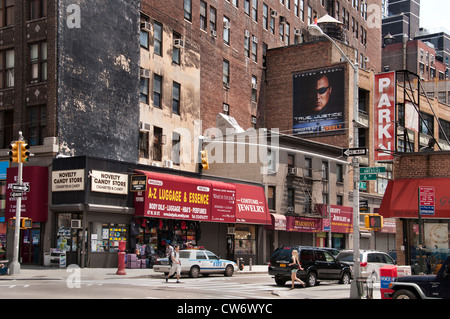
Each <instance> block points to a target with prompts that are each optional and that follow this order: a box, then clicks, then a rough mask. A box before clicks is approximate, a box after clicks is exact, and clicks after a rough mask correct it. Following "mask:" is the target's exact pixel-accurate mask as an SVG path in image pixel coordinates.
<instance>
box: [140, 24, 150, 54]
mask: <svg viewBox="0 0 450 319" xmlns="http://www.w3.org/2000/svg"><path fill="white" fill-rule="evenodd" d="M145 22H146V20H145V19H141V23H145ZM140 32H141V33H140V39H139V40H140V44H141V47H143V48H146V49H147V50H148V31H146V30H144V29H143V28H142V27H141V30H140Z"/></svg>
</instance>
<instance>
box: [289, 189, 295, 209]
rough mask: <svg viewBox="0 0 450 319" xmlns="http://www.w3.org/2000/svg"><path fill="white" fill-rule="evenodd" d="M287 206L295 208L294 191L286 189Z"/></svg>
mask: <svg viewBox="0 0 450 319" xmlns="http://www.w3.org/2000/svg"><path fill="white" fill-rule="evenodd" d="M287 206H288V207H292V208H295V189H294V188H288V190H287Z"/></svg>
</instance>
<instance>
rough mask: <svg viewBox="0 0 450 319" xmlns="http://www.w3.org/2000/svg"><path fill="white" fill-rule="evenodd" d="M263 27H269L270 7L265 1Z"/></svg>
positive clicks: (266, 28)
mask: <svg viewBox="0 0 450 319" xmlns="http://www.w3.org/2000/svg"><path fill="white" fill-rule="evenodd" d="M263 28H264V29H265V30H268V29H269V7H268V6H267V4H265V3H263Z"/></svg>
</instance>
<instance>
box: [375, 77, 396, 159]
mask: <svg viewBox="0 0 450 319" xmlns="http://www.w3.org/2000/svg"><path fill="white" fill-rule="evenodd" d="M396 85H397V84H396V79H395V71H394V72H388V73H381V74H375V89H374V103H373V107H374V108H375V110H374V123H373V124H374V148H375V149H374V157H375V158H374V159H375V161H392V160H394V155H393V151H394V148H395V100H396V96H395V91H396Z"/></svg>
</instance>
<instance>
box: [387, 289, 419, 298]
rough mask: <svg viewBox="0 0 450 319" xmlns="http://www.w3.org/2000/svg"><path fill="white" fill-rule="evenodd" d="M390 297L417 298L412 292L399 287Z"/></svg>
mask: <svg viewBox="0 0 450 319" xmlns="http://www.w3.org/2000/svg"><path fill="white" fill-rule="evenodd" d="M392 299H417V297H416V295H415V294H414V293H413V292H411V291H409V290H406V289H401V290H399V291H396V292H395V293H394V295H393V296H392Z"/></svg>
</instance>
